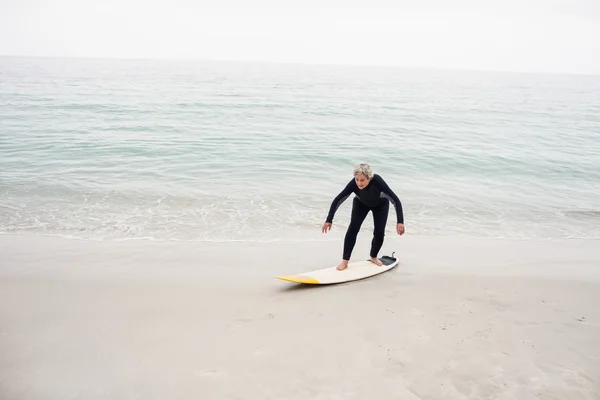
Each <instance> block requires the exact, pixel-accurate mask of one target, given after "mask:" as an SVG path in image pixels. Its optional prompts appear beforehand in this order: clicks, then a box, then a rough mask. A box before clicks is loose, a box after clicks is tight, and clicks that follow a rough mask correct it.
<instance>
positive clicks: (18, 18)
mask: <svg viewBox="0 0 600 400" xmlns="http://www.w3.org/2000/svg"><path fill="white" fill-rule="evenodd" d="M286 4H295V5H294V6H287V5H286ZM0 54H4V55H35V56H76V57H118V58H121V57H124V58H185V59H209V60H249V61H279V62H301V63H333V64H376V65H398V66H411V67H412V66H417V67H418V66H424V67H438V68H467V69H487V70H512V71H541V72H579V73H596V74H600V0H564V1H563V0H487V1H486V0H453V1H451V0H420V1H408V0H393V1H392V0H368V1H367V0H365V1H355V0H345V1H338V0H320V1H319V0H299V1H295V2H292V1H290V0H287V1H286V0H279V1H275V0H254V1H253V0H245V1H242V0H237V1H236V0H218V1H204V0H169V1H155V0H102V1H97V0H96V1H89V0H44V1H41V0H0Z"/></svg>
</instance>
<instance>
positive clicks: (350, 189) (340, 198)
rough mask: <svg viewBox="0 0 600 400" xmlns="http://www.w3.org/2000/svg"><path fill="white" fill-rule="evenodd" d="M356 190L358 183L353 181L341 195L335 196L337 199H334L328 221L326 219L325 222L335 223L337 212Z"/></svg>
mask: <svg viewBox="0 0 600 400" xmlns="http://www.w3.org/2000/svg"><path fill="white" fill-rule="evenodd" d="M355 188H356V181H355V180H354V179H352V180H351V181H350V182H348V184H347V185H346V187H345V188H344V190H342V191H341V192H340V194H338V195H337V196H335V199H333V201H332V202H331V207H329V213H328V214H327V219H325V222H333V216H334V215H335V212H336V211H337V209H338V208H339V207H340V206H341V205H342V203H343V202H344V201H346V199H347V198H348V196H350V195H351V194H352V193H353V192H354V189H355Z"/></svg>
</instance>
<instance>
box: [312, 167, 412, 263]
mask: <svg viewBox="0 0 600 400" xmlns="http://www.w3.org/2000/svg"><path fill="white" fill-rule="evenodd" d="M352 193H354V194H355V195H356V196H355V197H354V201H353V202H352V216H351V219H350V225H349V226H348V230H347V231H346V236H345V238H344V253H343V257H342V262H341V263H340V265H338V266H337V269H338V270H339V271H341V270H343V269H345V268H347V267H348V261H349V260H350V255H351V254H352V250H353V249H354V245H355V244H356V236H357V235H358V231H359V230H360V226H361V225H362V223H363V221H364V220H365V217H366V216H367V214H368V213H369V211H372V212H373V223H374V229H373V240H372V241H371V254H370V255H371V261H372V262H373V263H375V264H376V265H382V263H381V261H379V260H378V259H377V254H378V253H379V250H380V249H381V246H382V245H383V237H384V235H385V224H386V222H387V217H388V211H389V208H390V203H389V202H390V201H391V202H392V203H393V204H394V208H395V209H396V220H397V224H396V232H398V235H402V234H404V215H403V214H402V203H401V202H400V199H398V196H396V194H395V193H394V192H393V191H392V189H390V187H389V186H388V185H387V183H385V181H384V180H383V178H381V176H379V175H377V174H373V171H371V166H370V165H369V164H367V163H362V164H358V165H357V166H356V168H354V179H352V180H351V181H350V182H348V184H347V185H346V187H345V188H344V190H342V191H341V192H340V194H338V195H337V196H336V198H335V199H333V202H332V203H331V207H330V208H329V214H328V215H327V219H326V220H325V223H324V224H323V227H322V231H323V233H327V231H329V230H330V229H331V224H332V222H333V216H334V214H335V212H336V211H337V209H338V208H339V206H340V205H341V204H342V203H343V202H344V201H345V200H346V199H347V198H348V196H350V195H351V194H352Z"/></svg>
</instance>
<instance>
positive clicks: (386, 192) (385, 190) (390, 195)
mask: <svg viewBox="0 0 600 400" xmlns="http://www.w3.org/2000/svg"><path fill="white" fill-rule="evenodd" d="M373 179H374V180H375V182H376V183H377V185H378V186H379V187H380V188H381V193H382V194H383V196H384V197H386V198H387V199H388V200H389V201H390V202H391V203H392V204H393V205H394V208H395V209H396V220H397V221H398V223H399V224H403V223H404V213H403V212H402V203H401V202H400V199H399V198H398V196H396V193H394V191H393V190H392V189H390V187H389V186H388V184H387V183H386V182H385V181H384V180H383V178H382V177H381V176H379V175H375V176H374V177H373Z"/></svg>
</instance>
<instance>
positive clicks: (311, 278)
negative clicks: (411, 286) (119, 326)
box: [276, 253, 398, 285]
mask: <svg viewBox="0 0 600 400" xmlns="http://www.w3.org/2000/svg"><path fill="white" fill-rule="evenodd" d="M379 260H380V261H381V262H382V263H383V265H381V266H378V265H376V264H374V263H373V262H371V260H365V261H356V262H350V263H348V268H346V269H343V270H341V271H338V270H337V269H336V267H337V265H336V266H334V267H329V268H323V269H317V270H315V271H310V272H305V273H302V274H295V275H288V276H277V277H276V278H277V279H281V280H284V281H289V282H295V283H307V284H312V285H328V284H332V283H343V282H351V281H356V280H359V279H365V278H369V277H371V276H375V275H379V274H381V273H383V272H386V271H389V270H390V269H392V268H394V267H395V266H396V265H398V259H397V258H395V257H394V253H392V256H391V257H390V256H383V257H380V258H379Z"/></svg>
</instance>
